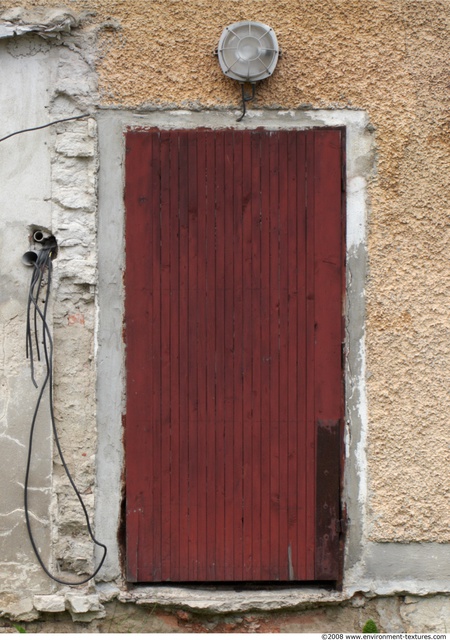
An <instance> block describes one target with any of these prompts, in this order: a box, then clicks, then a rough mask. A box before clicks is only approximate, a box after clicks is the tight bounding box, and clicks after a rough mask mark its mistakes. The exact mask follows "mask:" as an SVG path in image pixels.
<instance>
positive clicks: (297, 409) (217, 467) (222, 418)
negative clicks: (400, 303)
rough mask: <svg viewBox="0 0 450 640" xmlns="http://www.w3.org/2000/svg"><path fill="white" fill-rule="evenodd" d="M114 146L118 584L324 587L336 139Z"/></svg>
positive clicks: (339, 261) (335, 369)
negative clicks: (123, 557)
mask: <svg viewBox="0 0 450 640" xmlns="http://www.w3.org/2000/svg"><path fill="white" fill-rule="evenodd" d="M126 147H127V157H126V190H125V204H126V254H127V263H126V274H125V286H126V316H125V321H126V344H127V423H126V424H127V426H126V469H127V479H126V484H127V506H126V514H127V515H126V527H127V572H128V579H129V580H130V581H132V582H165V581H172V582H191V581H201V582H204V581H216V582H224V581H230V582H235V581H292V580H296V581H304V580H337V579H338V577H339V535H338V530H337V529H336V528H333V527H335V520H336V517H337V516H339V481H340V479H339V476H340V456H341V452H340V448H341V447H340V442H341V434H340V430H339V424H340V421H341V420H342V417H343V383H342V363H341V341H342V331H343V324H342V297H343V281H344V280H343V274H344V259H343V256H344V252H343V246H344V239H343V215H342V204H341V199H342V196H341V167H342V162H343V132H342V131H341V130H340V129H320V130H311V131H306V132H305V131H303V132H301V131H282V132H269V131H264V130H255V131H250V130H246V131H233V130H223V131H211V130H190V131H187V130H177V131H173V130H171V131H160V130H156V129H153V130H149V131H130V132H128V133H127V135H126ZM336 425H337V426H336ZM318 456H319V458H318ZM330 531H331V532H332V535H331V537H330V535H329V534H330ZM335 534H336V535H335Z"/></svg>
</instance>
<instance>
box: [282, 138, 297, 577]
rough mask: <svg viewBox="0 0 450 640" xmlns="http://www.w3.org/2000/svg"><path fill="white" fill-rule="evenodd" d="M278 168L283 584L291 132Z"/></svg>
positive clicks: (285, 569)
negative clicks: (289, 151)
mask: <svg viewBox="0 0 450 640" xmlns="http://www.w3.org/2000/svg"><path fill="white" fill-rule="evenodd" d="M278 155H279V160H278V165H279V198H278V200H279V216H280V217H279V267H278V274H279V275H278V278H279V303H278V304H279V307H278V309H279V312H278V313H279V338H278V340H279V343H278V344H279V347H278V348H279V373H278V387H279V397H278V422H279V427H278V430H279V443H280V516H279V530H280V534H279V535H280V541H279V545H280V569H279V576H280V580H285V581H286V580H289V579H293V577H294V573H295V572H294V569H293V565H292V548H291V547H290V542H289V525H288V510H289V503H288V495H289V486H288V469H289V454H290V451H289V440H288V382H289V377H288V373H289V370H288V348H289V338H290V336H289V333H288V330H289V328H288V236H287V232H288V218H289V213H288V212H289V201H288V132H287V131H280V132H279V148H278Z"/></svg>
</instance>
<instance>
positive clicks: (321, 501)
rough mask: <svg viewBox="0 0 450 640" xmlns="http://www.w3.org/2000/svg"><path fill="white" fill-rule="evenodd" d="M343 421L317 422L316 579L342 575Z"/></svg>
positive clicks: (334, 577)
mask: <svg viewBox="0 0 450 640" xmlns="http://www.w3.org/2000/svg"><path fill="white" fill-rule="evenodd" d="M340 431H341V430H340V420H337V421H333V420H318V421H317V481H316V484H317V489H316V531H317V540H316V560H315V562H316V568H315V578H316V580H336V579H337V578H338V576H339V561H340V554H339V520H340V513H339V511H340V510H339V498H340V495H339V493H340V492H339V485H340V468H339V466H340V465H339V463H340V450H341V433H340Z"/></svg>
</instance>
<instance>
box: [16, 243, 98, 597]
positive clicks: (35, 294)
mask: <svg viewBox="0 0 450 640" xmlns="http://www.w3.org/2000/svg"><path fill="white" fill-rule="evenodd" d="M56 251H57V246H56V240H55V238H54V237H53V236H51V237H50V238H48V239H46V240H45V241H44V242H43V248H42V249H41V251H40V252H39V254H38V256H37V258H36V261H35V263H34V264H33V273H32V276H31V282H30V287H29V295H28V308H27V323H26V345H27V349H26V351H27V357H28V358H29V359H30V365H31V379H32V381H33V384H34V386H35V387H37V386H38V385H37V383H36V380H35V375H34V364H33V358H34V355H33V343H34V342H35V343H36V356H37V359H38V360H40V359H41V356H40V351H39V346H38V344H39V338H38V324H39V323H40V324H41V331H42V351H43V354H44V360H45V368H46V374H45V378H44V381H43V383H42V385H41V388H40V391H39V395H38V399H37V402H36V406H35V409H34V414H33V418H32V421H31V427H30V436H29V445H28V457H27V466H26V473H25V487H24V507H25V519H26V524H27V530H28V535H29V538H30V542H31V546H32V547H33V550H34V553H35V554H36V558H37V559H38V561H39V564H40V565H41V567H42V569H43V570H44V571H45V573H46V574H47V575H48V576H49V578H51V579H52V580H54V581H55V582H58V583H59V584H63V585H67V586H71V587H73V586H78V585H81V584H85V583H86V582H89V581H90V580H92V578H94V577H95V576H96V575H97V574H98V572H99V571H100V569H101V568H102V566H103V563H104V561H105V558H106V554H107V547H106V545H104V544H102V543H101V542H99V541H98V540H96V538H95V536H94V534H93V531H92V527H91V524H90V521H89V514H88V512H87V509H86V505H85V504H84V502H83V498H82V497H81V494H80V492H79V490H78V488H77V486H76V484H75V482H74V480H73V478H72V475H71V474H70V471H69V469H68V467H67V464H66V461H65V459H64V455H63V452H62V449H61V444H60V442H59V437H58V432H57V429H56V420H55V414H54V410H53V388H52V387H53V384H52V383H53V340H52V336H51V332H50V328H49V326H48V322H47V310H48V301H49V298H50V290H51V282H52V257H54V256H55V255H56ZM45 276H46V278H45ZM45 279H46V282H45ZM44 287H45V298H44V300H43V301H42V300H41V298H42V290H43V289H44ZM42 304H43V306H41V305H42ZM32 308H33V323H32V322H31V312H32ZM32 324H33V330H32V329H31V326H32ZM33 332H34V340H33V335H32V333H33ZM47 386H48V394H49V406H50V419H51V424H52V430H53V435H54V439H55V443H56V448H57V450H58V455H59V457H60V460H61V463H62V465H63V468H64V471H65V472H66V475H67V478H68V479H69V482H70V484H71V485H72V488H73V490H74V492H75V495H76V496H77V498H78V501H79V503H80V505H81V508H82V509H83V513H84V517H85V520H86V525H87V529H88V532H89V536H90V537H91V539H92V541H93V542H94V544H95V545H96V546H98V547H101V548H102V549H103V556H102V558H101V560H100V563H99V565H98V567H97V569H95V571H94V572H93V573H91V574H90V575H89V576H88V577H87V578H85V579H83V580H80V581H78V582H71V581H67V580H62V579H61V578H57V577H56V576H54V575H53V574H52V573H51V572H50V571H49V569H48V568H47V567H46V565H45V563H44V561H43V559H42V557H41V555H40V553H39V550H38V548H37V545H36V542H35V540H34V536H33V531H32V527H31V521H30V513H29V504H28V485H29V479H30V469H31V461H32V453H33V440H34V432H35V428H36V421H37V417H38V414H39V408H40V406H41V401H42V398H43V395H44V392H45V389H46V388H47Z"/></svg>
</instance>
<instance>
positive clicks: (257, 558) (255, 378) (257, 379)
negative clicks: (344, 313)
mask: <svg viewBox="0 0 450 640" xmlns="http://www.w3.org/2000/svg"><path fill="white" fill-rule="evenodd" d="M260 218H261V135H260V133H259V132H258V131H254V132H253V133H252V136H251V224H252V247H251V250H252V260H251V269H252V274H251V276H252V278H251V291H250V292H249V294H248V295H249V297H250V300H251V325H252V331H251V351H252V371H251V379H252V389H251V393H252V395H251V403H252V404H251V408H252V424H251V439H252V460H251V465H252V479H251V482H252V535H253V553H252V559H253V562H252V564H253V569H252V578H253V580H261V562H262V554H261V546H262V536H263V531H262V527H261V497H262V496H261V467H262V465H261V420H262V414H261V314H260V309H261V219H260ZM249 428H250V426H249Z"/></svg>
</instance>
